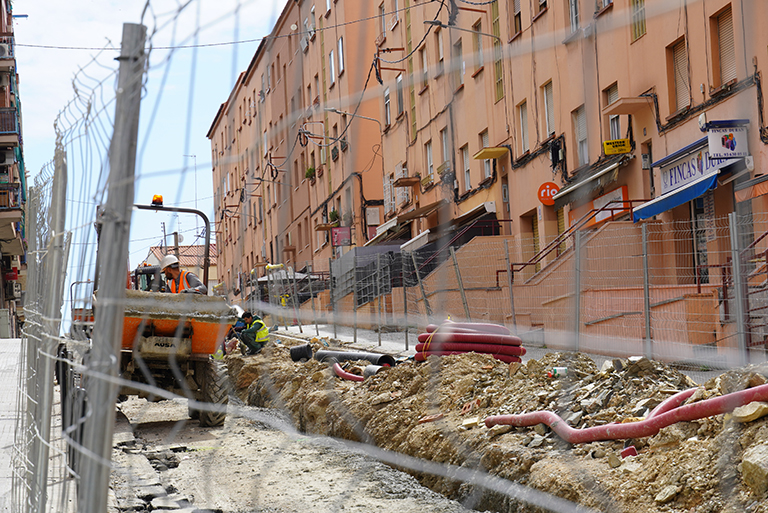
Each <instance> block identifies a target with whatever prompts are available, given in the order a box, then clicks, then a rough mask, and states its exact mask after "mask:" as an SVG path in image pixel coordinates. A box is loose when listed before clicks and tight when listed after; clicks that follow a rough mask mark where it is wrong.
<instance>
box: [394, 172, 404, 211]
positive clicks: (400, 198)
mask: <svg viewBox="0 0 768 513" xmlns="http://www.w3.org/2000/svg"><path fill="white" fill-rule="evenodd" d="M402 176H403V163H402V162H400V163H399V164H397V165H396V166H395V180H397V179H398V178H402ZM405 198H406V188H405V187H395V199H396V201H397V204H398V205H402V204H403V203H405Z"/></svg>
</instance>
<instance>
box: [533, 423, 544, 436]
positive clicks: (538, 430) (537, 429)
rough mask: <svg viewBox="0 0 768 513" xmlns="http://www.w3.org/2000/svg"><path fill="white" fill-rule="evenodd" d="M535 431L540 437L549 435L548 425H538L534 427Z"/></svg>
mask: <svg viewBox="0 0 768 513" xmlns="http://www.w3.org/2000/svg"><path fill="white" fill-rule="evenodd" d="M533 430H534V431H535V432H536V433H537V434H538V435H540V436H544V435H546V434H547V425H546V424H536V425H535V426H533Z"/></svg>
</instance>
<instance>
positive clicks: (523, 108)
mask: <svg viewBox="0 0 768 513" xmlns="http://www.w3.org/2000/svg"><path fill="white" fill-rule="evenodd" d="M520 143H521V148H522V150H523V153H525V152H526V151H528V150H529V149H530V146H529V145H528V103H527V102H523V103H521V104H520Z"/></svg>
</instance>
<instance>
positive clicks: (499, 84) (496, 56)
mask: <svg viewBox="0 0 768 513" xmlns="http://www.w3.org/2000/svg"><path fill="white" fill-rule="evenodd" d="M491 20H492V23H491V33H492V34H493V35H494V39H493V78H494V80H495V81H496V89H495V95H494V98H495V100H496V101H497V102H498V101H499V100H501V99H502V98H504V67H503V65H502V60H503V55H502V53H503V52H502V47H501V25H500V23H499V2H497V1H494V2H493V3H492V4H491Z"/></svg>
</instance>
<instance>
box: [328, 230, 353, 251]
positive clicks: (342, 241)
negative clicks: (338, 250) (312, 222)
mask: <svg viewBox="0 0 768 513" xmlns="http://www.w3.org/2000/svg"><path fill="white" fill-rule="evenodd" d="M331 244H332V245H333V246H351V245H352V228H351V227H350V226H338V227H336V228H331Z"/></svg>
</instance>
